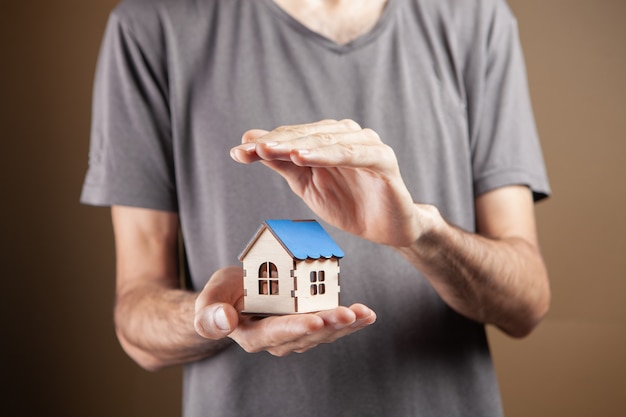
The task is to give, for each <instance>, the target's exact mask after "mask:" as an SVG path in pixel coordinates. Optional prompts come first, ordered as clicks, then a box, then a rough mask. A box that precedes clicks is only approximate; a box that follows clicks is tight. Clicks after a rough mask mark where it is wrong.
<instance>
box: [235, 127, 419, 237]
mask: <svg viewBox="0 0 626 417" xmlns="http://www.w3.org/2000/svg"><path fill="white" fill-rule="evenodd" d="M231 157H232V158H233V159H234V160H236V161H238V162H241V163H245V164H248V163H252V162H255V161H261V162H262V163H263V164H265V165H267V166H268V167H270V168H271V169H273V170H274V171H276V172H278V173H279V174H280V175H282V176H283V177H284V178H285V179H286V180H287V182H288V184H289V186H290V187H291V189H292V190H293V191H294V192H295V193H296V194H297V195H298V196H300V197H301V198H302V199H303V200H304V201H305V203H306V204H307V205H308V206H309V207H310V208H311V209H312V210H313V211H314V212H315V213H316V214H317V215H318V216H320V217H321V218H323V219H324V220H326V221H327V222H328V223H330V224H332V225H333V226H335V227H338V228H340V229H342V230H345V231H347V232H350V233H353V234H355V235H357V236H360V237H362V238H364V239H368V240H371V241H373V242H377V243H381V244H386V245H391V246H407V245H409V244H411V243H413V242H414V241H415V240H416V239H417V237H419V235H420V233H421V227H420V222H419V221H417V220H419V219H418V218H417V211H416V206H415V205H414V203H413V200H412V198H411V195H410V194H409V191H408V189H407V188H406V186H405V184H404V181H403V180H402V177H401V175H400V169H399V167H398V162H397V159H396V156H395V153H394V152H393V150H392V149H391V148H390V147H389V146H387V145H385V144H384V143H383V142H382V141H381V139H380V138H379V136H378V134H376V132H374V131H373V130H371V129H362V128H361V126H359V125H358V124H357V123H356V122H354V121H352V120H342V121H335V120H323V121H321V122H317V123H311V124H304V125H294V126H282V127H278V128H276V129H274V130H272V131H271V132H268V131H265V130H259V129H254V130H249V131H247V132H246V133H245V134H244V135H243V138H242V145H239V146H236V147H234V148H233V149H232V150H231Z"/></svg>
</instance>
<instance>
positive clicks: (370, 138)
mask: <svg viewBox="0 0 626 417" xmlns="http://www.w3.org/2000/svg"><path fill="white" fill-rule="evenodd" d="M242 142H243V144H242V145H239V146H236V147H234V148H233V149H232V150H231V157H232V158H233V159H234V160H236V161H237V162H241V163H246V164H248V163H252V162H255V161H259V160H265V161H289V162H292V163H296V164H297V165H304V166H355V167H356V166H368V165H376V164H378V163H379V162H380V161H381V152H383V153H384V154H388V155H392V156H393V152H390V150H391V149H390V148H387V147H386V146H385V145H384V144H383V143H382V142H381V140H380V138H379V137H378V135H377V134H376V132H374V131H373V130H371V129H362V128H361V127H360V126H359V125H358V123H356V122H354V121H352V120H341V121H335V120H323V121H321V122H317V123H310V124H304V125H295V126H282V127H278V128H276V129H274V130H273V131H271V132H267V131H264V130H259V129H254V130H250V131H248V132H246V133H245V134H244V135H243V138H242ZM386 148H387V149H386ZM381 149H382V150H381ZM383 160H384V159H383ZM355 163H356V164H358V165H356V164H355Z"/></svg>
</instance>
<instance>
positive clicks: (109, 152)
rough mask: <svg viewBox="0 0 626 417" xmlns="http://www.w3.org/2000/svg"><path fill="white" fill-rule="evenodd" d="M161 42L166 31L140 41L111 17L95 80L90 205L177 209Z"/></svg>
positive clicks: (87, 184) (87, 188)
mask: <svg viewBox="0 0 626 417" xmlns="http://www.w3.org/2000/svg"><path fill="white" fill-rule="evenodd" d="M155 26H157V27H158V25H155ZM141 29H142V30H145V29H146V26H145V25H144V26H142V27H141ZM142 33H143V32H142ZM142 41H143V42H142ZM159 42H163V41H162V37H161V36H159V34H158V33H155V34H148V35H146V34H145V33H143V36H137V32H134V31H133V30H131V28H129V26H128V25H126V24H124V23H123V22H122V20H121V19H120V17H119V16H118V15H116V14H115V11H114V12H113V13H112V14H111V16H110V18H109V22H108V24H107V28H106V31H105V35H104V39H103V42H102V46H101V50H100V55H99V58H98V64H97V69H96V76H95V82H94V92H93V107H92V109H93V110H92V127H91V142H90V150H89V168H88V170H87V174H86V178H85V181H84V184H83V189H82V194H81V202H83V203H85V204H92V205H102V206H110V205H126V206H134V207H144V208H151V209H156V210H165V211H176V210H177V200H176V187H175V177H174V163H173V151H172V138H171V128H170V125H171V122H170V113H169V107H168V85H167V75H166V70H165V68H166V65H165V63H164V61H165V58H164V57H163V56H162V55H163V52H162V51H163V50H164V48H161V47H159V44H158V43H159Z"/></svg>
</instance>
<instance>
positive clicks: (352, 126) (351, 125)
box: [339, 119, 361, 130]
mask: <svg viewBox="0 0 626 417" xmlns="http://www.w3.org/2000/svg"><path fill="white" fill-rule="evenodd" d="M339 123H341V124H343V125H344V126H346V127H347V128H348V129H350V130H361V125H359V124H358V123H357V122H355V121H354V120H352V119H343V120H341V121H340V122H339Z"/></svg>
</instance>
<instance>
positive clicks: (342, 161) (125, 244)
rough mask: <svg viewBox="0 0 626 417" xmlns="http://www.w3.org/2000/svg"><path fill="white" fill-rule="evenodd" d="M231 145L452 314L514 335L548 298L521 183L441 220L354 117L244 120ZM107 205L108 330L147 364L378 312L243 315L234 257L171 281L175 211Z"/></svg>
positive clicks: (336, 325)
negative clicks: (255, 124)
mask: <svg viewBox="0 0 626 417" xmlns="http://www.w3.org/2000/svg"><path fill="white" fill-rule="evenodd" d="M231 157H232V158H233V159H234V160H235V161H237V162H240V163H242V164H250V163H262V164H264V165H266V166H267V167H268V168H270V169H272V170H274V171H275V172H276V173H277V174H279V175H281V176H282V177H283V178H285V180H286V181H287V183H288V184H289V186H290V187H291V189H292V190H293V192H294V193H295V194H297V195H298V196H300V197H301V198H302V199H303V201H304V202H305V203H306V204H307V205H308V206H309V207H310V208H311V209H312V210H313V211H314V212H315V213H316V214H317V215H318V216H319V217H321V218H322V219H324V220H325V221H327V222H329V223H330V224H333V225H334V226H335V227H338V228H340V229H342V230H344V231H346V232H349V233H352V234H354V235H356V236H359V237H361V238H364V239H368V240H371V241H373V242H376V243H378V244H382V245H387V246H390V247H392V248H395V249H396V250H397V251H399V252H400V253H401V254H402V255H403V256H404V257H405V258H406V259H407V261H408V262H410V263H411V264H412V265H414V266H415V268H416V269H419V270H420V271H422V272H423V273H424V274H425V276H426V278H427V279H428V280H429V281H430V282H431V284H432V285H433V288H435V290H436V291H437V292H438V293H439V295H440V296H441V297H442V299H443V300H444V301H445V302H447V303H448V304H449V305H450V306H451V307H452V308H453V309H455V310H456V311H458V312H459V313H460V314H463V315H465V316H467V317H469V318H471V319H474V320H477V321H479V322H483V323H490V324H493V325H495V326H498V327H499V328H501V329H502V330H503V331H504V332H506V333H507V334H510V335H512V336H515V337H522V336H525V335H527V334H528V333H529V332H530V331H531V330H532V329H533V328H534V327H535V326H536V325H537V324H538V323H539V321H540V320H541V319H542V318H543V316H544V315H545V314H546V312H547V310H548V306H549V300H550V290H549V285H548V276H547V272H546V269H545V266H544V263H543V260H542V257H541V254H540V251H539V247H538V242H537V235H536V230H535V229H536V228H535V219H534V208H533V200H532V195H531V192H530V191H529V190H528V189H527V188H526V187H522V186H510V187H503V188H500V189H496V190H494V191H491V192H488V193H486V194H483V195H481V196H479V197H477V198H476V202H475V204H476V213H477V226H478V233H477V234H472V233H467V232H465V231H463V230H460V229H458V228H456V227H455V226H453V225H450V224H448V223H447V222H446V221H445V220H444V219H443V218H442V217H441V215H440V214H439V211H438V210H437V208H436V207H434V206H430V205H426V204H419V203H415V202H414V201H413V200H412V198H411V196H410V194H409V192H408V190H407V188H406V186H405V185H404V182H403V180H402V177H401V175H400V171H399V167H398V163H397V160H396V157H395V154H394V152H393V150H392V149H391V148H390V147H388V146H387V145H385V144H384V143H383V142H382V141H381V139H380V138H379V137H378V135H377V134H376V133H375V132H374V131H372V130H370V129H363V128H361V126H359V125H358V124H357V123H355V122H354V121H351V120H342V121H335V120H324V121H321V122H317V123H312V124H304V125H297V126H283V127H279V128H276V129H274V130H273V131H271V132H268V131H264V130H257V129H255V130H250V131H248V132H246V133H245V134H244V135H243V138H242V144H241V145H239V146H237V147H235V148H233V149H232V150H231ZM338 206H341V210H336V207H338ZM112 217H113V227H114V231H115V239H116V253H117V298H116V300H117V303H116V308H115V323H116V330H117V334H118V337H119V339H120V342H121V344H122V346H123V347H124V349H125V350H126V352H127V353H128V354H129V355H130V356H131V357H132V358H133V359H135V360H136V361H137V362H138V363H139V364H140V365H141V366H143V367H144V368H146V369H151V370H156V369H159V368H162V367H164V366H168V365H173V364H179V363H185V362H188V361H193V360H197V359H201V358H205V357H209V356H211V355H212V354H214V353H215V352H218V351H219V350H221V349H223V348H224V347H226V346H228V345H230V344H232V343H236V344H238V345H239V346H240V347H241V348H243V349H244V350H245V351H247V352H259V351H267V352H269V353H271V354H273V355H276V356H285V355H288V354H290V353H293V352H296V353H302V352H305V351H307V350H309V349H311V348H313V347H315V346H317V345H319V344H320V343H331V342H333V341H335V340H337V339H339V338H341V337H345V336H348V335H350V334H352V333H354V332H356V331H359V330H361V329H363V328H365V327H367V326H369V325H371V324H372V323H374V322H375V320H376V314H375V313H374V312H373V311H372V310H371V309H369V308H368V307H366V306H364V305H362V304H355V305H352V306H350V307H339V308H337V309H334V310H329V311H323V312H319V313H316V314H303V315H287V316H278V317H268V318H265V319H262V320H258V319H254V318H251V317H248V316H242V315H241V314H239V312H240V311H241V303H242V295H243V288H242V278H241V277H242V270H241V268H240V267H228V268H224V269H221V270H219V271H216V272H215V273H214V274H213V276H212V277H211V279H210V280H209V282H208V284H207V285H206V286H205V287H204V289H202V291H200V292H199V293H193V292H189V291H184V290H181V289H179V282H178V278H177V264H176V259H177V257H176V253H177V252H176V242H177V236H178V230H179V229H178V228H179V226H178V216H177V214H175V213H168V212H159V211H154V210H147V209H139V208H130V207H119V206H117V207H114V208H113V209H112Z"/></svg>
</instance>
